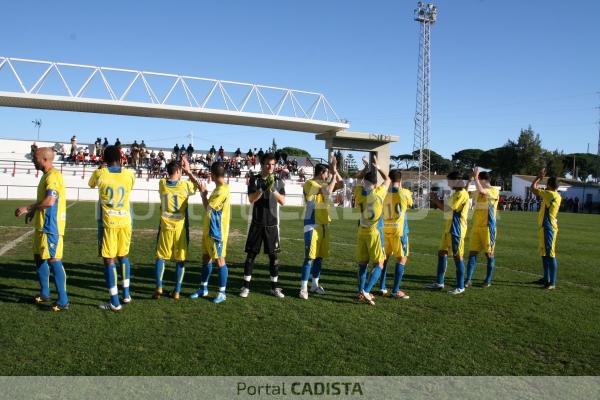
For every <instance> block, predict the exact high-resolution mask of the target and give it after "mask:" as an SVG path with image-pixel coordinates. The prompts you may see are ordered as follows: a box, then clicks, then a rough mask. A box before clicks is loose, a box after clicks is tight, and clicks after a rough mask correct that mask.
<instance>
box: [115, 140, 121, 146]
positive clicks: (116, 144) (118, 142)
mask: <svg viewBox="0 0 600 400" xmlns="http://www.w3.org/2000/svg"><path fill="white" fill-rule="evenodd" d="M115 146H116V147H121V141H120V140H119V138H117V140H115Z"/></svg>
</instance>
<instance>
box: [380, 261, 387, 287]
mask: <svg viewBox="0 0 600 400" xmlns="http://www.w3.org/2000/svg"><path fill="white" fill-rule="evenodd" d="M387 261H388V260H385V261H384V262H383V269H382V270H381V279H380V280H379V290H381V291H382V292H383V291H384V290H385V280H386V279H387Z"/></svg>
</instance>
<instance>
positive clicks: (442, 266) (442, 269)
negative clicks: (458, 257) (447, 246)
mask: <svg viewBox="0 0 600 400" xmlns="http://www.w3.org/2000/svg"><path fill="white" fill-rule="evenodd" d="M447 260H448V256H446V255H444V256H438V266H437V280H436V282H437V283H439V284H440V285H443V284H444V275H446V262H447Z"/></svg>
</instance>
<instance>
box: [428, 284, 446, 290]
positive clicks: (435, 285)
mask: <svg viewBox="0 0 600 400" xmlns="http://www.w3.org/2000/svg"><path fill="white" fill-rule="evenodd" d="M425 288H426V289H433V290H442V289H443V288H444V284H443V283H442V284H441V285H440V284H439V283H437V282H434V283H430V284H429V285H425Z"/></svg>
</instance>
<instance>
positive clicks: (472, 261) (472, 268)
mask: <svg viewBox="0 0 600 400" xmlns="http://www.w3.org/2000/svg"><path fill="white" fill-rule="evenodd" d="M476 264H477V256H476V255H472V256H469V263H468V264H467V281H470V280H472V279H473V274H474V273H475V266H476Z"/></svg>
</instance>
